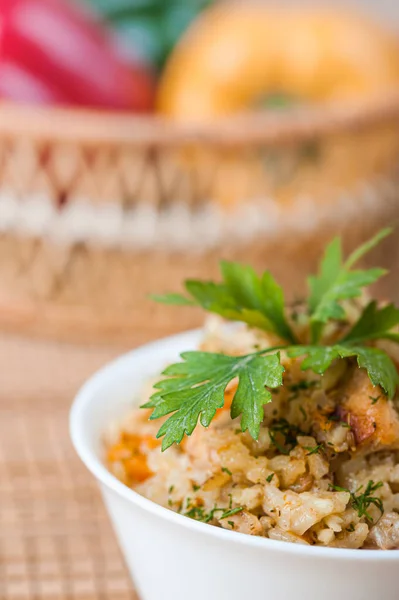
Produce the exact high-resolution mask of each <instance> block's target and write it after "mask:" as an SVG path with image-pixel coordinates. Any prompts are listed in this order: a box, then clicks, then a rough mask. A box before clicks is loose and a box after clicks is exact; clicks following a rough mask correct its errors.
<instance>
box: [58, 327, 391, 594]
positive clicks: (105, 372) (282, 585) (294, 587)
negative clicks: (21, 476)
mask: <svg viewBox="0 0 399 600" xmlns="http://www.w3.org/2000/svg"><path fill="white" fill-rule="evenodd" d="M201 335H202V334H201V332H200V331H193V332H188V333H184V334H182V335H177V336H174V337H170V338H167V339H164V340H161V341H157V342H154V343H151V344H148V345H146V346H143V347H142V348H139V349H137V350H134V351H133V352H130V353H129V354H126V355H125V356H122V357H121V358H119V359H118V360H116V361H114V362H113V363H111V364H110V365H109V366H107V367H105V368H104V369H102V370H101V371H100V372H99V373H97V374H96V375H94V376H93V377H92V378H91V379H90V380H89V381H88V383H86V385H85V386H84V387H83V388H82V389H81V391H80V392H79V394H78V395H77V397H76V400H75V402H74V405H73V407H72V411H71V418H70V427H71V436H72V440H73V443H74V445H75V448H76V450H77V452H78V454H79V456H80V458H81V459H82V461H83V462H84V463H85V465H86V466H87V468H88V469H89V470H90V471H91V472H92V473H93V475H94V476H95V477H96V478H97V480H98V482H99V484H100V488H101V491H102V494H103V497H104V501H105V504H106V506H107V508H108V512H109V514H110V517H111V520H112V523H113V526H114V529H115V532H116V535H117V537H118V539H119V543H120V545H121V548H122V551H123V554H124V556H125V559H126V562H127V565H128V568H129V570H130V572H131V575H132V577H133V579H134V582H135V585H136V586H137V589H138V591H139V593H140V595H141V599H142V600H161V599H162V600H243V599H244V598H248V599H251V600H252V599H254V600H255V599H256V600H263V599H264V600H266V599H267V600H269V599H271V600H289V599H293V600H305V599H306V600H338V599H339V598H341V597H345V598H350V600H375V599H376V598H381V599H382V600H398V598H399V551H398V550H394V551H386V552H384V551H381V550H368V551H367V550H341V549H335V548H321V547H313V546H305V545H297V544H290V543H287V542H277V541H273V540H268V539H264V538H259V537H252V536H249V535H245V534H241V533H236V532H232V531H227V530H224V529H219V528H217V527H212V526H211V525H206V524H204V523H199V522H197V521H193V520H191V519H189V518H187V517H184V516H182V515H179V514H176V513H174V512H172V511H171V510H168V509H166V508H163V507H161V506H158V505H157V504H154V503H153V502H151V501H150V500H147V499H146V498H144V497H142V496H140V495H139V494H137V493H136V492H134V491H132V490H131V489H129V488H128V487H126V486H125V485H123V484H122V483H121V482H120V481H118V480H117V479H116V478H115V477H114V476H113V475H111V473H109V471H108V470H107V469H106V467H105V466H104V464H103V462H102V455H103V448H102V442H101V439H102V434H103V432H104V430H105V429H106V428H107V426H108V424H109V423H110V422H111V421H113V420H114V419H116V418H118V417H120V416H121V415H123V414H124V413H125V412H126V411H127V410H128V409H129V407H132V405H133V402H135V403H137V404H138V403H139V402H140V400H141V398H140V391H141V389H142V386H143V384H144V383H145V382H146V380H148V378H150V377H152V376H153V375H155V374H157V373H159V372H160V371H161V370H162V368H163V367H164V366H165V365H166V364H167V363H169V362H171V361H175V360H176V359H177V358H178V354H179V353H180V352H181V351H183V350H189V349H194V348H196V347H197V345H198V342H199V340H200V339H201Z"/></svg>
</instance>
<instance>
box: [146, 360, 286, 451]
mask: <svg viewBox="0 0 399 600" xmlns="http://www.w3.org/2000/svg"><path fill="white" fill-rule="evenodd" d="M181 358H182V359H183V362H180V363H176V364H173V365H171V366H169V367H168V368H167V369H165V371H164V372H163V375H167V376H170V377H168V378H166V379H163V380H161V381H160V382H158V383H157V384H155V386H154V387H155V388H156V389H157V390H158V391H157V392H156V393H155V394H154V395H153V396H151V398H150V401H149V402H147V403H146V404H145V405H144V407H143V408H153V409H154V411H153V413H152V415H151V417H150V418H151V419H157V418H159V417H163V416H165V415H167V414H170V413H174V414H173V415H172V416H171V417H169V418H168V419H167V421H165V423H164V424H163V425H162V427H161V428H160V430H159V432H158V435H157V437H162V436H164V439H163V441H162V450H165V449H166V448H168V447H169V446H171V445H172V444H173V443H180V442H181V440H182V438H183V436H184V434H186V435H191V433H192V432H193V430H194V429H195V427H196V425H197V423H198V419H199V420H200V423H201V425H203V426H204V427H208V426H209V424H210V422H211V421H212V419H213V417H214V416H215V413H216V410H217V409H218V408H222V406H223V405H224V391H225V389H226V386H227V385H228V383H230V381H232V380H233V379H235V378H236V377H238V387H237V390H236V393H235V395H234V398H233V402H232V405H231V416H232V418H233V419H234V418H236V417H238V416H240V415H241V429H242V431H246V430H247V429H248V431H249V433H250V434H251V436H252V437H253V438H255V439H256V438H257V437H258V434H259V427H260V423H261V422H262V420H263V416H264V415H263V405H264V404H267V403H268V402H270V401H271V393H270V391H269V390H268V389H267V388H266V387H265V386H267V387H268V388H275V387H278V386H280V385H281V384H282V374H283V371H284V367H282V365H281V364H280V356H279V354H278V353H275V354H269V355H266V356H261V355H260V354H259V353H258V352H257V353H254V354H248V355H246V356H238V357H236V356H225V355H224V354H213V353H207V352H184V353H183V354H182V355H181Z"/></svg>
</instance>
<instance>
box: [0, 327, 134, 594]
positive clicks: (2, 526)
mask: <svg viewBox="0 0 399 600" xmlns="http://www.w3.org/2000/svg"><path fill="white" fill-rule="evenodd" d="M117 353H118V352H117V350H115V349H112V350H106V349H95V348H76V347H72V346H67V345H60V344H55V343H48V342H38V341H30V340H25V339H22V338H15V337H5V336H4V335H3V336H0V364H1V369H0V599H1V600H41V599H43V600H72V599H77V600H138V598H137V596H136V594H135V593H134V591H133V585H132V583H131V581H130V579H129V576H128V574H127V572H126V569H125V566H124V564H123V560H122V558H121V555H120V552H119V549H118V547H117V544H116V540H115V537H114V535H113V532H112V530H111V526H110V524H109V521H108V518H107V515H106V513H105V509H104V508H103V505H102V501H101V498H100V495H99V492H98V489H97V486H96V483H95V481H94V480H93V479H92V478H91V476H90V474H89V473H88V472H86V470H85V468H84V467H83V465H81V464H80V461H79V459H78V458H77V456H76V455H75V453H74V450H73V448H72V446H71V443H70V441H69V436H68V411H69V407H70V404H71V401H72V399H73V395H74V393H75V392H76V390H77V388H78V387H79V386H80V385H81V384H82V382H83V381H84V379H85V378H86V377H87V376H88V375H90V374H91V373H92V372H93V371H94V370H96V369H97V368H99V367H100V366H101V365H103V364H104V363H105V362H107V360H109V359H111V358H112V357H113V356H115V355H116V354H117Z"/></svg>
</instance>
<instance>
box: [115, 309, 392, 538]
mask: <svg viewBox="0 0 399 600" xmlns="http://www.w3.org/2000/svg"><path fill="white" fill-rule="evenodd" d="M259 343H262V347H265V346H267V345H270V346H272V345H273V343H274V340H273V339H271V337H270V336H266V335H265V334H263V333H259V332H253V331H250V330H248V329H246V328H242V329H241V330H240V331H238V332H234V333H226V332H225V331H224V330H223V329H221V328H220V327H219V323H218V322H217V321H214V320H212V321H211V323H210V325H209V326H208V330H207V335H206V336H205V341H204V343H203V344H202V346H201V348H202V349H204V350H208V351H219V352H220V351H223V352H227V353H230V354H240V353H247V352H250V351H253V349H254V347H257V344H259ZM390 353H391V355H392V352H390ZM282 362H283V364H284V367H285V369H286V371H285V374H284V386H283V387H282V388H281V389H280V390H279V391H278V392H276V393H274V394H273V401H272V402H271V403H270V404H268V405H266V406H265V409H264V412H265V418H264V421H263V424H262V426H261V430H260V434H259V439H258V441H254V440H253V439H252V438H251V437H250V436H249V434H248V433H242V432H241V430H240V428H239V422H237V420H235V421H234V420H231V417H230V413H229V410H227V407H228V406H229V401H231V398H232V395H233V392H234V388H235V385H236V383H235V382H232V384H231V385H230V386H229V387H228V388H227V390H226V403H225V408H224V409H222V410H220V411H219V414H218V416H217V417H216V419H215V420H214V421H213V422H212V424H211V425H210V427H209V428H208V429H205V428H203V427H201V426H198V427H197V428H196V430H195V431H194V433H193V435H192V436H191V437H189V438H186V439H184V440H183V442H182V443H181V444H180V446H178V447H177V446H174V447H171V448H169V449H168V450H167V451H166V452H163V453H162V452H161V450H160V442H159V441H158V440H156V438H155V435H156V433H157V431H158V429H159V427H160V424H161V423H160V421H159V420H156V421H149V420H148V416H149V412H148V411H146V410H143V409H135V410H133V411H132V413H131V414H130V415H128V416H127V418H126V419H125V420H124V421H123V422H122V423H120V424H119V425H118V426H117V427H116V428H113V431H110V432H108V435H107V440H106V446H107V463H108V465H109V468H110V470H111V471H112V473H114V474H115V475H116V476H117V477H118V478H119V479H120V480H121V481H123V482H124V483H125V484H126V485H128V486H130V487H131V488H132V489H134V490H136V491H137V492H138V493H140V494H142V495H143V496H145V497H146V498H149V499H150V500H152V501H154V502H156V503H157V504H161V505H162V506H165V507H167V508H170V509H171V510H173V511H176V512H179V513H181V514H183V515H186V516H187V517H191V518H194V519H197V520H200V521H204V522H207V523H210V524H211V525H215V526H219V527H223V528H225V529H229V530H234V531H237V532H241V533H247V534H250V535H256V536H262V537H267V538H270V539H273V540H283V541H289V542H294V543H299V544H311V545H318V546H329V547H339V548H381V549H392V548H399V417H398V413H397V410H396V408H395V402H391V401H390V400H388V399H387V398H386V397H385V396H384V394H383V393H382V391H381V390H380V389H379V388H374V387H373V386H372V384H371V382H370V380H369V379H368V376H367V373H366V372H365V371H363V370H360V369H359V368H358V367H357V365H356V364H355V363H352V362H351V361H343V360H340V361H338V362H336V363H335V364H333V365H332V367H331V368H330V369H329V370H328V371H327V373H326V374H325V375H324V376H323V377H321V376H317V375H315V374H314V373H312V372H309V371H306V372H303V371H301V370H300V368H299V363H298V361H297V360H295V359H289V358H287V357H285V356H282ZM149 393H150V391H149V390H147V393H146V394H145V397H148V395H149ZM375 398H378V399H377V400H375ZM144 400H145V398H144ZM370 481H371V482H374V483H376V482H378V484H379V487H378V488H377V489H376V490H375V491H373V493H372V496H373V497H374V498H376V499H377V501H376V502H375V503H371V504H370V505H369V506H367V514H361V511H359V510H358V508H357V507H356V505H355V503H354V502H353V498H354V497H356V496H359V495H361V494H362V493H363V492H364V491H365V490H366V488H367V485H368V484H369V482H370ZM350 492H352V494H354V496H351V494H350ZM379 502H382V504H383V509H384V512H383V514H382V512H381V510H380V505H379Z"/></svg>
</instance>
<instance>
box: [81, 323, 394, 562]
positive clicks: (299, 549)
mask: <svg viewBox="0 0 399 600" xmlns="http://www.w3.org/2000/svg"><path fill="white" fill-rule="evenodd" d="M201 335H203V330H201V329H195V330H189V331H187V332H184V333H180V334H177V335H172V336H168V337H165V338H161V339H159V340H156V341H153V342H150V343H147V344H144V345H141V346H138V347H137V348H135V349H134V350H131V351H129V352H127V353H125V354H122V355H121V356H119V357H118V358H116V359H114V360H113V361H111V362H109V363H107V364H106V365H105V366H104V367H102V368H101V369H100V370H98V371H97V372H96V373H94V374H93V375H92V376H91V377H90V378H89V379H88V380H87V381H86V383H84V385H83V386H82V387H81V388H80V390H79V391H78V393H77V394H76V396H75V399H74V401H73V404H72V407H71V410H70V415H69V431H70V437H71V440H72V444H73V446H74V448H75V451H76V452H77V454H78V456H79V458H80V459H81V460H82V462H83V463H84V465H85V466H86V468H87V469H88V470H89V471H90V472H91V474H92V475H94V477H95V478H96V479H97V481H98V482H99V483H101V484H103V485H104V486H105V487H106V488H108V489H109V490H111V491H113V492H114V493H115V494H116V495H117V496H120V497H121V498H123V499H124V500H127V501H128V502H129V503H130V504H134V505H137V506H138V507H140V508H141V509H142V510H144V511H146V512H147V513H150V514H153V515H154V516H156V517H158V518H160V519H164V520H166V521H169V522H170V523H171V524H174V525H175V526H177V527H184V528H186V529H187V530H191V531H192V532H193V533H194V534H195V533H196V532H198V533H201V534H202V535H208V536H209V537H211V538H217V539H219V540H221V541H222V540H224V541H226V542H229V543H230V544H233V543H234V544H237V545H240V546H244V547H245V546H247V547H248V546H249V547H252V548H258V549H260V550H270V551H274V552H281V553H284V554H288V555H293V556H298V555H299V556H302V557H311V558H314V559H328V560H331V559H340V560H342V559H349V560H352V561H353V560H357V561H360V562H370V561H376V560H377V561H384V562H387V561H388V562H394V561H395V562H396V561H399V549H398V550H387V551H383V550H364V551H359V550H357V549H347V548H329V547H322V546H310V545H309V546H307V545H302V544H294V543H288V542H282V541H278V540H270V539H268V538H262V537H257V536H251V535H248V534H244V533H239V532H234V531H228V530H226V529H222V528H219V527H212V526H209V524H207V523H201V522H199V521H195V520H194V519H190V518H188V517H185V516H184V515H181V514H178V513H176V512H174V511H172V510H169V509H168V508H166V507H163V506H161V505H159V504H156V503H155V502H153V501H152V500H149V499H147V498H145V497H144V496H141V495H140V494H138V493H137V492H135V491H134V490H132V489H131V488H129V487H127V486H126V485H125V484H123V483H122V482H121V481H119V480H118V479H117V478H116V477H115V476H114V475H113V474H111V473H110V471H109V470H108V469H107V468H106V466H105V464H103V463H102V462H101V460H100V458H99V457H98V456H97V455H96V452H95V451H94V449H93V448H92V447H91V445H90V444H89V443H88V441H87V439H86V438H85V435H84V434H85V424H84V421H83V416H84V414H85V413H86V412H87V410H88V407H91V410H93V408H94V406H95V397H96V393H97V391H98V390H99V389H101V388H102V387H103V382H105V381H107V382H108V383H109V381H110V380H112V378H114V373H117V372H118V371H119V370H120V369H124V368H126V367H127V366H128V365H131V363H132V362H134V360H135V358H136V356H137V355H142V354H147V353H152V352H154V353H156V351H157V350H159V349H160V348H162V349H165V348H167V346H168V345H171V344H172V345H173V344H174V343H179V342H183V341H185V340H187V344H190V345H192V344H193V343H197V342H198V341H199V340H200V339H201ZM171 359H172V357H171Z"/></svg>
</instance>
